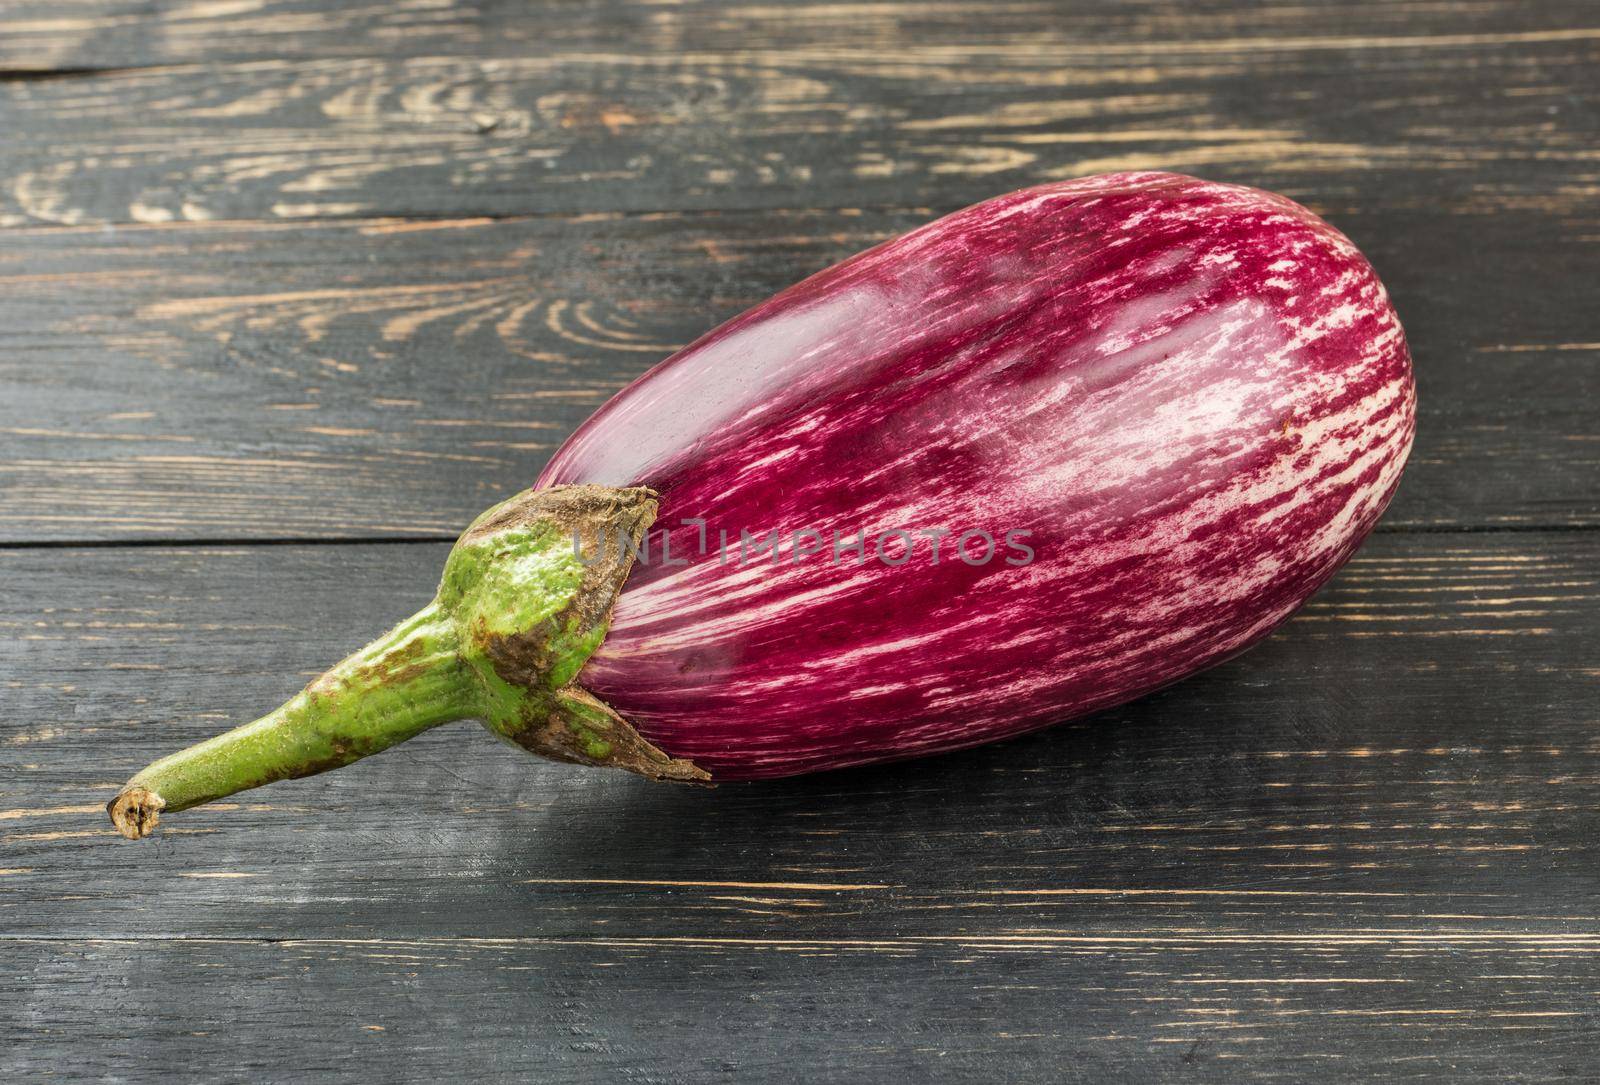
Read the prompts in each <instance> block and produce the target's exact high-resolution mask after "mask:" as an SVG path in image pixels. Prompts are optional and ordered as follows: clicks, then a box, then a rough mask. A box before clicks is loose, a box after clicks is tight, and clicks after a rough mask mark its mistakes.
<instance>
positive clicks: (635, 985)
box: [0, 0, 1600, 1083]
mask: <svg viewBox="0 0 1600 1085" xmlns="http://www.w3.org/2000/svg"><path fill="white" fill-rule="evenodd" d="M1597 72H1600V9H1597V8H1596V7H1595V6H1594V5H1593V4H1591V3H1588V2H1587V0H1542V2H1538V3H1525V2H1521V0H1473V2H1471V3H1439V2H1437V0H1347V2H1341V3H1328V4H1323V3H1316V4H1305V3H1269V4H1251V3H1243V2H1239V0H1204V2H1201V3H1194V4H1188V3H1176V2H1173V0H1128V2H1111V0H1082V2H1073V3H1067V2H1056V0H959V2H957V0H864V2H861V3H853V2H852V3H838V2H832V0H795V2H793V3H788V2H785V3H772V2H752V3H737V2H734V3H712V2H709V0H681V2H679V0H553V2H550V3H513V2H510V0H476V2H474V0H466V2H460V3H452V2H449V0H395V2H392V3H384V4H375V3H367V2H365V0H359V2H355V3H341V2H339V0H221V2H197V0H67V2H63V0H11V2H9V3H6V4H5V5H3V7H0V582H3V583H4V584H5V585H6V588H5V590H4V591H3V592H0V964H3V966H4V969H5V972H4V978H3V979H0V1076H4V1077H5V1078H7V1079H8V1080H10V1079H16V1080H24V1079H49V1078H56V1079H63V1080H144V1081H149V1080H156V1079H161V1078H172V1077H192V1076H196V1075H201V1076H218V1077H223V1076H229V1077H239V1078H243V1079H249V1080H261V1081H278V1080H282V1081H298V1080H304V1079H306V1078H307V1077H310V1076H312V1075H319V1076H324V1077H329V1078H333V1079H336V1080H350V1081H370V1080H374V1079H384V1080H393V1081H429V1082H432V1081H439V1080H463V1079H465V1080H484V1081H500V1080H518V1081H521V1080H538V1081H546V1080H548V1081H594V1080H600V1079H605V1080H612V1079H616V1078H619V1077H621V1078H628V1079H634V1080H640V1081H651V1082H657V1081H659V1082H677V1081H711V1080H737V1081H745V1080H766V1079H774V1078H795V1077H800V1078H802V1079H804V1080H807V1081H863V1080H870V1081H899V1080H922V1079H932V1078H937V1079H940V1080H960V1081H982V1082H992V1081H1007V1080H1050V1081H1055V1080H1069V1081H1070V1080H1082V1081H1090V1082H1096V1083H1099V1082H1144V1081H1149V1080H1151V1079H1156V1078H1162V1077H1168V1076H1172V1077H1177V1076H1183V1077H1186V1078H1189V1079H1194V1080H1205V1081H1219V1082H1224V1081H1225V1082H1233V1081H1238V1080H1241V1079H1249V1080H1286V1081H1307V1080H1341V1081H1356V1080H1372V1079H1374V1078H1377V1077H1380V1076H1381V1077H1383V1078H1385V1079H1388V1078H1394V1079H1401V1080H1460V1079H1463V1078H1471V1079H1478V1080H1495V1081H1501V1080H1524V1081H1534V1080H1551V1081H1554V1080H1561V1081H1565V1080H1572V1079H1576V1078H1581V1077H1583V1076H1584V1075H1587V1074H1590V1073H1591V1072H1592V1069H1593V1066H1594V1065H1595V1062H1596V1058H1597V1056H1600V1044H1597V1043H1596V1041H1595V1035H1596V1032H1595V1027H1596V1024H1597V1021H1596V1003H1595V991H1596V990H1597V989H1600V967H1597V963H1596V962H1597V960H1600V957H1597V954H1600V915H1597V913H1596V908H1595V893H1596V889H1597V887H1600V881H1597V880H1596V876H1595V874H1594V872H1595V870H1596V869H1597V867H1600V864H1597V860H1600V855H1597V854H1596V851H1597V848H1600V844H1597V843H1596V839H1597V837H1596V834H1595V832H1594V831H1593V820H1594V811H1595V810H1596V809H1597V808H1600V772H1597V771H1596V768H1595V766H1596V764H1597V763H1600V762H1597V756H1600V737H1597V736H1600V707H1597V706H1600V696H1597V690H1596V685H1597V683H1600V669H1597V668H1596V665H1595V662H1594V650H1593V646H1594V644H1595V643H1596V642H1597V640H1600V607H1597V606H1596V595H1597V588H1596V585H1597V582H1600V579H1597V576H1600V574H1597V572H1596V570H1597V569H1600V532H1596V531H1594V530H1593V529H1594V528H1595V527H1596V526H1597V525H1600V486H1597V485H1596V479H1597V478H1600V474H1597V471H1600V440H1597V438H1600V417H1597V411H1596V407H1595V403H1596V402H1597V396H1600V387H1597V384H1596V380H1597V378H1596V371H1597V363H1600V311H1597V309H1596V307H1595V305H1594V304H1593V297H1592V295H1593V292H1594V282H1595V269H1596V267H1597V266H1600V259H1597V255H1600V183H1597V173H1596V162H1597V155H1600V151H1597V150H1596V148H1597V146H1600V77H1597V75H1596V73H1597ZM1139 167H1153V168H1168V169H1179V170H1185V171H1189V172H1196V173H1201V174H1204V175H1207V176H1211V177H1216V178H1219V179H1225V180H1240V181H1244V182H1247V183H1252V184H1258V185H1263V186H1266V187H1272V188H1277V189H1279V190H1281V191H1284V192H1287V193H1289V194H1290V195H1293V196H1295V197H1297V198H1299V199H1302V200H1304V201H1305V202H1307V203H1308V204H1310V205H1311V206H1313V207H1314V208H1316V209H1317V210H1318V211H1320V212H1322V213H1323V214H1324V215H1326V216H1327V217H1329V218H1330V219H1331V220H1332V221H1333V222H1335V223H1336V224H1337V225H1339V226H1340V227H1341V228H1342V229H1344V230H1345V231H1346V232H1347V233H1349V234H1350V235H1351V237H1353V238H1354V239H1355V240H1356V241H1357V243H1358V244H1359V245H1360V246H1361V247H1362V248H1363V250H1364V251H1366V252H1367V253H1368V254H1369V256H1371V258H1372V259H1373V262H1374V264H1375V265H1376V266H1377V268H1378V270H1379V272H1380V273H1381V275H1382V276H1383V278H1384V280H1385V282H1386V283H1387V284H1388V286H1389V287H1390V289H1391V292H1392V293H1393V295H1394V297H1395V300H1396V304H1397V306H1398V308H1399V311H1400V313H1401V316H1402V319H1403V320H1404V321H1405V324H1406V328H1407V331H1408V333H1409V336H1410V339H1411V343H1412V347H1413V351H1414V354H1415V356H1416V362H1417V372H1418V381H1419V386H1420V429H1419V434H1418V443H1417V450H1416V453H1415V455H1414V457H1413V461H1412V464H1411V467H1410V468H1409V470H1408V473H1407V478H1406V482H1405V483H1404V484H1403V486H1402V489H1401V493H1400V495H1399V497H1398V498H1397V500H1396V502H1395V505H1394V507H1393V509H1392V510H1391V512H1390V515H1389V516H1388V517H1387V518H1386V520H1385V523H1384V525H1383V527H1382V528H1381V529H1380V531H1381V533H1380V534H1379V535H1378V536H1376V537H1374V539H1372V540H1371V541H1370V542H1369V544H1368V546H1367V547H1366V548H1365V549H1363V551H1362V552H1361V553H1360V554H1359V555H1358V556H1357V558H1356V559H1355V561H1354V562H1352V564H1351V565H1350V566H1349V567H1348V568H1347V569H1346V570H1345V571H1344V572H1343V573H1342V574H1341V575H1340V577H1339V578H1338V579H1337V580H1336V581H1335V583H1334V584H1333V585H1332V586H1331V587H1330V588H1329V589H1328V590H1327V591H1326V592H1324V593H1323V594H1322V595H1321V596H1319V597H1318V599H1317V600H1315V601H1314V602H1313V603H1312V604H1311V606H1310V607H1308V608H1307V610H1306V611H1305V612H1304V613H1303V614H1302V615H1300V616H1299V617H1298V618H1296V619H1295V620H1294V622H1292V623H1291V624H1290V625H1289V626H1288V627H1286V628H1285V629H1284V630H1282V631H1280V632H1279V633H1278V634H1277V635H1275V636H1274V637H1273V638H1272V639H1270V640H1269V641H1268V642H1267V643H1266V644H1264V645H1262V646H1261V647H1260V648H1258V649H1256V650H1255V651H1252V652H1251V653H1248V654H1247V655H1245V656H1243V657H1241V658H1239V659H1237V660H1234V661H1232V662H1230V663H1228V664H1225V665H1224V666H1222V667H1220V668H1217V669H1216V670H1214V671H1212V672H1209V673H1207V674H1205V675H1201V676H1199V677H1197V678H1195V679H1193V680H1191V681H1189V682H1186V683H1184V684H1182V685H1179V686H1177V687H1174V688H1172V689H1170V690H1168V691H1165V692H1163V693H1161V694H1158V695H1156V696H1153V697H1150V698H1147V699H1145V700H1144V701H1141V702H1139V703H1137V704H1134V705H1131V706H1128V707H1125V708H1123V709H1120V710H1117V711H1114V712H1110V713H1106V714H1104V715H1102V716H1100V717H1097V718H1095V719H1093V720H1090V721H1085V722H1082V723H1078V724H1072V725H1067V726H1064V727H1062V728H1058V729H1056V730H1054V731H1052V732H1045V733H1042V734H1039V735H1036V736H1033V737H1030V738H1026V739H1022V740H1019V741H1015V742H1011V743H1006V744H1002V745H998V746H994V747H990V748H987V749H982V750H976V751H970V752H968V753H964V754H960V755H953V756H949V757H943V758H936V759H932V760H928V761H924V762H920V763H913V764H906V765H901V766H891V767H887V768H879V769H870V770H859V771H854V772H849V773H838V774H831V775H826V776H821V777H815V778H810V779H801V780H794V781H784V782H777V783H773V784H766V785H759V786H734V787H723V788H719V789H717V790H714V791H702V790H692V789H675V788H670V787H662V786H654V785H650V784H647V783H645V782H643V781H639V780H635V779H632V778H624V777H622V776H620V775H607V774H603V773H601V774H596V773H586V772H582V771H579V770H572V769H566V768H561V767H558V766H554V765H548V764H542V763H539V762H536V761H534V760H532V759H530V758H528V757H526V756H523V755H521V754H519V753H517V752H516V751H512V750H508V749H506V748H504V747H502V746H500V745H498V744H497V743H495V742H493V741H492V740H491V739H490V738H489V737H488V736H487V735H486V734H484V733H483V732H481V731H479V730H477V729H475V728H472V727H471V725H460V726H457V727H452V728H446V729H442V730H440V731H436V732H432V733H430V734H428V735H425V736H423V737H422V738H420V739H418V740H417V741H415V742H413V743H410V744H407V745H406V746H404V747H402V748H400V749H397V750H395V751H392V752H390V753H389V754H386V755H385V756H383V757H380V758H376V759H373V760H371V761H368V762H364V763H362V764H360V765H358V766H355V767H353V768H351V769H348V770H346V771H344V772H341V773H336V774H333V775H331V776H327V777H322V778H318V779H316V780H311V781H302V782H298V783H293V784H283V785H278V786H275V787H273V788H271V789H267V790H264V791H261V792H257V793H252V794H249V795H246V796H242V797H241V798H240V799H239V800H238V801H236V802H231V803H221V804H217V805H215V806H212V807H209V808H205V809H202V810H196V811H192V812H188V813H185V814H182V815H177V816H174V817H172V818H170V819H168V821H167V822H166V823H165V824H164V825H163V828H162V831H161V833H160V835H159V836H158V837H157V838H156V839H155V840H153V841H148V842H145V843H144V844H141V845H138V846H134V845H128V844H125V843H123V842H122V841H120V840H119V839H118V838H116V837H114V836H113V835H111V834H110V832H109V830H108V829H107V828H106V827H105V825H104V822H103V816H104V815H103V812H102V811H101V808H100V804H102V803H103V802H104V800H105V799H106V798H107V797H108V796H109V794H110V793H111V792H112V791H114V789H115V788H116V786H117V785H118V783H119V782H120V781H121V780H122V779H124V778H125V777H126V776H127V775H128V774H129V773H131V772H132V771H133V770H134V769H136V768H137V767H139V766H141V765H142V764H144V763H145V762H146V761H147V760H149V759H150V758H151V757H154V756H156V755H158V754H160V753H163V752H166V751H169V750H171V749H174V748H176V747H177V746H179V745H181V744H183V743H185V742H188V741H192V740H195V739H198V738H200V737H203V736H205V735H208V734H210V733H213V732H214V731H216V730H218V729H220V728H222V727H223V726H225V725H227V724H229V723H232V722H237V721H240V720H243V719H245V718H248V717H249V716H250V715H253V714H255V713H258V712H260V711H262V710H264V709H266V708H269V707H271V706H272V705H274V704H276V703H277V702H278V701H279V700H281V699H282V698H284V697H285V696H287V695H289V694H290V693H292V692H293V691H294V690H295V688H297V686H298V685H299V684H300V683H302V682H303V681H305V680H306V679H307V678H308V677H310V675H311V674H313V673H314V672H315V671H316V670H318V669H320V668H321V667H322V666H323V665H325V664H326V663H328V662H331V661H332V660H333V659H335V658H336V657H338V656H339V655H340V654H342V653H343V652H345V651H347V650H348V649H350V648H352V647H354V646H356V645H357V644H358V643H360V642H362V641H364V640H366V639H367V638H368V637H370V636H371V635H372V634H373V633H375V632H377V631H379V630H380V629H382V628H383V627H385V626H386V625H387V624H388V623H391V622H393V621H395V620H397V619H398V618H400V617H402V616H404V615H405V614H406V613H408V612H409V611H410V610H411V609H413V608H414V607H415V606H417V605H419V604H420V603H421V602H423V601H424V599H425V598H426V596H427V594H428V593H429V591H430V590H431V587H432V584H433V582H434V579H435V577H436V576H437V572H438V567H439V564H440V562H441V560H442V558H443V555H444V552H445V547H444V546H443V545H441V544H439V543H437V542H428V541H422V540H430V539H444V538H447V537H449V536H450V535H452V534H453V533H454V532H455V531H456V530H457V529H458V528H459V527H460V526H461V525H462V524H463V523H465V522H466V520H467V519H469V518H470V517H471V516H472V515H473V514H475V513H476V512H477V511H478V510H479V509H480V508H481V507H482V506H483V505H485V504H487V503H488V502H489V501H491V500H493V499H494V498H496V497H498V496H502V495H504V494H506V493H508V492H510V491H512V490H514V489H516V488H519V487H521V486H523V485H525V484H526V483H527V482H528V481H529V480H530V479H531V478H532V477H533V475H534V474H535V472H536V471H537V470H538V468H539V467H540V466H541V465H542V464H543V462H544V460H545V458H546V457H547V456H548V454H549V452H550V451H551V449H552V448H553V447H554V446H555V444H557V443H558V442H559V441H560V440H561V439H562V438H563V437H564V436H565V435H566V433H568V432H569V431H570V429H571V428H572V426H573V425H575V424H576V423H577V422H578V421H579V420H580V419H581V418H583V417H584V416H585V415H587V414H588V413H589V411H591V410H592V409H593V408H594V407H595V406H596V405H597V404H598V403H600V402H601V401H603V400H604V398H605V397H606V396H608V395H609V394H610V393H611V392H612V391H614V390H615V389H616V388H618V387H620V386H621V385H622V384H623V383H625V382H626V381H627V380H629V379H631V378H632V377H634V376H636V375H637V374H639V373H640V372H642V371H643V370H644V369H645V368H647V367H648V366H649V365H650V364H652V363H653V362H654V361H656V360H657V359H659V358H660V357H662V356H663V355H664V354H666V353H667V352H668V351H670V350H671V349H672V348H673V347H675V346H678V345H681V344H683V343H685V342H687V341H688V340H689V339H691V338H693V337H694V336H695V335H697V334H699V333H700V332H702V331H705V330H707V329H708V328H710V327H712V326H713V325H715V324H716V323H718V322H719V321H721V320H722V319H725V318H726V317H728V316H730V315H732V314H734V313H736V312H738V311H739V310H740V309H742V308H744V307H745V306H747V305H749V304H752V303H754V302H756V301H759V300H760V299H761V298H763V297H765V296H767V295H769V294H771V293H772V292H773V291H775V290H777V289H780V288H781V287H783V286H785V285H787V284H789V283H791V282H793V281H795V280H797V279H799V278H800V277H802V276H803V275H805V274H807V273H809V272H811V271H814V270H817V269H818V268H821V267H823V266H825V265H827V264H829V263H831V262H833V261H835V260H837V259H839V258H841V257H843V256H845V255H847V254H849V253H851V252H854V251H856V250H858V249H860V248H862V247H864V246H866V245H869V244H872V243H873V242H875V241H878V240H881V239H882V238H884V237H887V236H889V235H891V234H893V233H896V232H899V231H901V230H904V229H906V228H907V227H909V226H912V225H914V224H916V223H919V222H921V221H924V220H925V219H927V218H928V217H931V216H933V215H935V214H938V213H941V212H944V211H948V210H951V209H953V208H955V207H958V206H960V205H962V204H964V203H968V202H971V201H974V200H977V199H980V198H983V197H985V196H989V195H992V194H995V193H997V192H1001V191H1004V190H1006V189H1009V188H1014V187H1018V186H1021V185H1024V184H1029V183H1034V182H1038V181H1043V180H1047V179H1051V178H1055V177H1064V176H1074V175H1077V174H1081V173H1087V172H1093V171H1095V170H1107V169H1117V168H1139ZM385 538H387V539H391V540H412V541H390V542H379V541H376V540H379V539H385ZM294 539H317V540H323V542H322V543H319V544H316V545H283V543H285V542H286V541H287V540H294ZM206 540H220V541H223V542H227V541H231V540H237V541H238V545H216V544H211V545H189V546H186V547H185V546H180V547H173V546H169V545H166V544H168V543H171V542H184V541H188V542H191V543H204V542H205V541H206ZM361 540H366V541H361ZM74 542H95V543H99V544H101V545H97V546H93V547H75V546H70V545H61V544H66V543H74ZM134 542H137V543H141V544H146V545H139V546H133V545H126V544H129V543H134ZM269 542H277V543H279V544H280V545H266V544H267V543H269Z"/></svg>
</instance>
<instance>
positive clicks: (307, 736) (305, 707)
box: [107, 604, 481, 839]
mask: <svg viewBox="0 0 1600 1085" xmlns="http://www.w3.org/2000/svg"><path fill="white" fill-rule="evenodd" d="M457 642H458V634H457V632H456V627H455V624H454V622H453V621H452V620H451V619H450V617H449V615H447V614H445V613H444V612H443V611H441V610H440V608H439V607H438V605H437V604H430V605H429V606H427V607H424V608H423V609H422V610H421V611H419V612H418V613H417V614H416V615H414V616H413V617H412V618H410V619H409V620H408V621H405V622H403V623H401V624H400V625H399V626H397V627H395V628H394V629H393V630H391V631H390V632H389V633H388V634H387V635H385V636H383V637H381V638H379V639H378V640H376V641H374V642H372V643H371V644H369V645H368V646H367V647H365V648H363V649H361V650H360V651H359V652H356V653H355V654H354V655H351V656H349V657H348V658H346V659H345V660H344V661H342V662H340V663H338V664H336V665H335V666H334V667H333V668H332V669H330V670H329V671H328V672H327V673H326V674H324V675H323V676H322V677H320V678H318V679H317V680H316V681H314V682H312V683H311V684H310V685H309V686H307V687H306V688H305V689H303V690H301V691H300V692H299V693H297V694H295V695H294V696H293V697H291V698H290V699H289V700H288V701H287V702H285V703H284V704H283V705H282V706H280V707H279V708H278V709H277V710H276V711H273V712H270V713H268V714H267V715H265V716H262V717H261V718H260V719H258V720H256V721H255V722H253V723H247V724H245V725H243V726H242V727H236V728H234V729H233V730H231V731H228V732H226V733H224V734H220V735H218V736H216V737H215V738H211V739H207V740H206V741H204V742H201V743H199V744H197V745H194V746H191V747H189V748H188V749H186V750H182V751H180V752H178V753H175V754H173V755H171V756H170V757H164V758H162V759H161V760H159V761H157V762H155V763H154V764H152V765H150V766H149V767H148V768H146V769H145V770H144V771H142V772H140V773H139V774H138V775H137V776H135V777H134V778H133V779H131V780H129V781H128V783H127V784H126V785H125V786H124V787H123V789H122V792H121V793H120V794H119V795H118V796H117V797H116V798H115V799H113V800H112V801H111V803H110V804H109V806H108V807H107V809H108V810H109V811H110V813H111V820H112V821H113V822H115V823H116V826H117V828H118V829H119V830H120V831H121V832H122V834H123V835H124V836H126V837H128V838H129V839H137V838H139V837H141V836H144V835H146V834H147V833H149V831H150V830H151V829H153V828H154V827H155V824H156V821H157V816H158V815H159V814H160V812H161V811H162V810H168V811H173V810H183V809H187V808H188V807H191V806H198V805H199V804H201V803H204V802H210V801H211V800H213V799H219V798H222V797H223V796H224V795H231V794H233V793H234V792H236V791H243V790H245V789H246V788H252V787H260V786H261V785H262V784H269V783H272V782H274V781H276V780H290V779H295V778H297V777H301V776H310V775H312V774H313V773H318V772H325V771H326V770H328V769H332V768H338V767H340V766H341V765H348V764H350V763H351V762H352V761H358V760H360V759H361V758H363V757H366V756H368V755H370V754H375V753H377V752H379V751H380V750H385V749H388V748H389V747H390V746H393V745H394V744H395V743H397V742H404V741H405V740H406V739H408V738H411V737H413V736H414V735H417V734H420V733H421V732H423V731H425V730H427V729H428V728H430V727H436V726H438V725H439V724H441V723H448V722H450V721H451V720H458V719H462V718H464V717H467V716H472V715H476V714H478V711H479V690H480V688H481V687H480V686H479V684H478V683H477V682H476V681H475V680H474V679H473V677H472V674H471V672H470V671H469V670H468V668H467V666H466V664H465V663H464V662H463V661H462V659H461V657H460V653H459V646H458V643H457Z"/></svg>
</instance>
